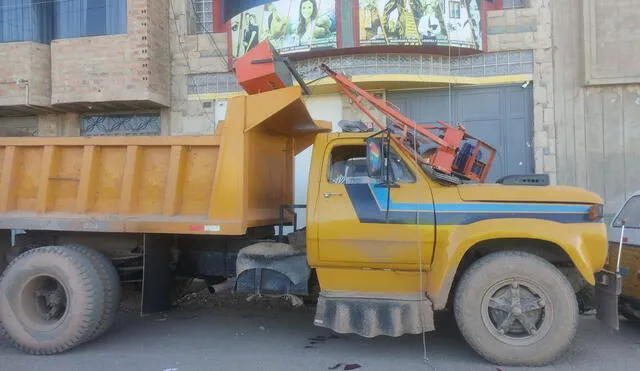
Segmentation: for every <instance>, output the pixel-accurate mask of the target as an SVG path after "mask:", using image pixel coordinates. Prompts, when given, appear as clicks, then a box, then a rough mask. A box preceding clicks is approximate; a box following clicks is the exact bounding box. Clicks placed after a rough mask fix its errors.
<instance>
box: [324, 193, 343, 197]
mask: <svg viewBox="0 0 640 371" xmlns="http://www.w3.org/2000/svg"><path fill="white" fill-rule="evenodd" d="M331 196H342V193H334V192H328V193H325V194H324V198H329V197H331Z"/></svg>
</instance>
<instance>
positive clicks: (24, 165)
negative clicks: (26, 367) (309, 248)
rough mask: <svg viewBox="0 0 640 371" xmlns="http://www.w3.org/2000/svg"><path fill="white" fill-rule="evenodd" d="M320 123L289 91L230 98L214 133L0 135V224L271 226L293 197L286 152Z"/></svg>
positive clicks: (166, 229) (173, 229) (163, 229)
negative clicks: (3, 136) (281, 207)
mask: <svg viewBox="0 0 640 371" xmlns="http://www.w3.org/2000/svg"><path fill="white" fill-rule="evenodd" d="M267 103H268V104H267ZM328 127H329V128H330V126H329V123H325V122H314V121H313V120H312V119H311V117H310V115H309V113H308V111H307V109H306V107H305V106H304V103H303V101H302V98H301V96H300V92H299V89H297V88H289V89H281V90H278V91H273V92H269V93H264V94H259V95H254V96H242V97H236V98H233V99H232V100H230V102H229V106H228V114H227V119H226V120H225V121H224V122H223V123H222V126H221V127H220V128H218V130H217V131H216V134H217V135H213V136H161V137H92V138H0V163H1V164H2V167H1V169H0V228H2V229H9V228H11V229H26V230H33V229H36V230H64V231H99V232H144V233H197V234H200V233H202V234H224V235H240V234H244V233H245V232H246V229H247V228H248V227H257V226H268V225H274V224H277V222H278V212H279V208H280V205H282V204H288V203H292V201H293V179H294V177H293V167H294V156H295V154H296V153H298V152H300V151H301V150H302V149H304V148H306V147H307V146H309V145H310V144H311V143H312V140H313V137H314V136H315V134H317V133H319V132H323V131H327V128H328Z"/></svg>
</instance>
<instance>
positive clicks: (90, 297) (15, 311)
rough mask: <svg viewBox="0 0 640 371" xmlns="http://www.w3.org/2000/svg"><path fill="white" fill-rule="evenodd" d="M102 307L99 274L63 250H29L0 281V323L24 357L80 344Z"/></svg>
mask: <svg viewBox="0 0 640 371" xmlns="http://www.w3.org/2000/svg"><path fill="white" fill-rule="evenodd" d="M55 304H63V305H61V306H56V305H55ZM47 305H51V306H52V307H53V308H57V309H52V308H51V307H47ZM103 307H104V288H103V286H102V281H101V280H100V275H99V274H98V272H97V270H96V269H95V268H94V267H93V265H92V264H91V261H90V260H89V259H88V258H87V257H85V256H84V255H83V254H81V253H80V252H79V251H77V250H73V249H71V248H69V247H65V246H45V247H40V248H37V249H33V250H29V251H27V252H25V253H23V254H21V255H20V256H18V257H17V258H15V259H14V260H13V261H12V262H11V264H10V265H9V267H7V269H6V270H5V271H4V273H3V275H2V278H0V324H1V325H2V327H4V329H5V331H6V334H7V335H8V337H9V339H10V340H11V342H12V344H13V345H14V346H15V347H16V348H18V349H20V350H22V351H23V352H25V353H29V354H34V355H44V354H56V353H62V352H64V351H67V350H69V349H72V348H74V347H76V346H78V345H80V344H82V343H83V342H85V341H87V340H88V339H89V338H90V336H91V334H93V332H94V331H95V329H96V328H97V326H98V323H99V322H100V319H101V318H102V313H103V310H104V309H103ZM47 310H48V312H47ZM47 314H48V315H49V316H47Z"/></svg>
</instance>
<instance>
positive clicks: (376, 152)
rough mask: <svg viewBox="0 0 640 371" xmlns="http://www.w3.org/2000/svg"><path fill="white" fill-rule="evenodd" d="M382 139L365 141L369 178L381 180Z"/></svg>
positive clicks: (382, 165) (382, 161)
mask: <svg viewBox="0 0 640 371" xmlns="http://www.w3.org/2000/svg"><path fill="white" fill-rule="evenodd" d="M382 141H383V139H382V138H380V137H377V138H376V137H373V138H368V139H367V173H368V175H369V177H370V178H373V179H380V178H382V175H383V174H382V169H383V167H384V163H385V162H384V147H383V142H382Z"/></svg>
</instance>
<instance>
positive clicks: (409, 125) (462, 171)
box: [320, 64, 496, 182]
mask: <svg viewBox="0 0 640 371" xmlns="http://www.w3.org/2000/svg"><path fill="white" fill-rule="evenodd" d="M320 67H321V68H322V70H323V71H324V72H325V73H326V74H327V75H328V76H329V77H330V78H332V79H333V80H334V81H335V82H336V84H337V86H338V88H339V89H340V91H341V92H342V93H343V94H344V95H346V96H347V97H348V98H349V99H350V100H351V101H352V102H353V103H354V104H355V105H356V106H357V107H358V109H360V110H361V111H362V112H363V113H364V114H366V115H367V116H368V117H369V118H370V119H371V121H373V123H374V124H375V125H376V126H377V127H378V128H379V129H380V130H385V129H387V128H388V127H387V125H384V124H383V123H381V122H380V121H379V120H378V119H377V118H376V116H375V115H374V114H373V113H372V112H371V111H370V110H369V109H367V107H365V106H364V104H363V101H366V102H368V103H369V104H371V105H372V106H373V107H375V108H376V109H377V110H378V111H380V112H381V113H382V114H384V115H385V116H386V117H387V118H388V119H389V121H390V122H391V124H392V125H393V127H394V128H395V129H396V133H395V134H396V135H394V136H392V140H394V141H395V142H396V143H397V144H399V145H400V147H401V148H403V150H405V151H406V152H407V153H408V154H410V155H412V156H415V155H417V158H418V160H419V161H420V162H422V163H424V164H426V165H428V166H431V167H432V168H434V169H435V170H437V171H439V172H441V173H444V174H446V175H454V176H456V177H460V178H463V179H466V180H474V181H478V182H484V181H485V179H486V177H487V175H488V173H489V170H490V168H491V164H492V162H493V158H494V157H495V152H496V151H495V149H494V148H493V147H491V146H490V145H488V144H487V143H485V142H483V141H481V140H479V139H478V138H475V137H473V136H471V135H469V134H468V133H467V131H466V129H465V128H464V126H462V124H458V127H457V128H456V127H453V126H451V125H449V124H447V123H446V122H444V121H437V122H436V123H437V124H438V125H430V126H427V125H418V124H417V123H415V122H414V121H413V120H411V119H409V118H408V117H406V116H404V115H403V114H402V113H400V112H399V111H398V110H397V109H396V108H394V107H390V105H389V103H387V102H385V101H382V100H380V99H378V98H376V97H375V96H373V95H372V94H370V93H368V92H366V91H365V90H363V89H361V88H360V87H358V86H357V85H356V84H354V83H353V82H351V81H350V80H349V79H347V77H346V76H344V75H341V74H339V73H337V72H335V71H333V70H332V69H331V68H329V66H327V65H326V64H321V65H320ZM430 130H433V131H439V132H441V134H440V135H437V134H434V133H432V132H431V131H430ZM419 144H422V145H427V146H431V148H429V149H428V150H427V151H425V152H423V153H419V152H418V151H417V150H418V145H419ZM482 155H485V156H486V157H487V158H486V160H483V157H484V156H482Z"/></svg>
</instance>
